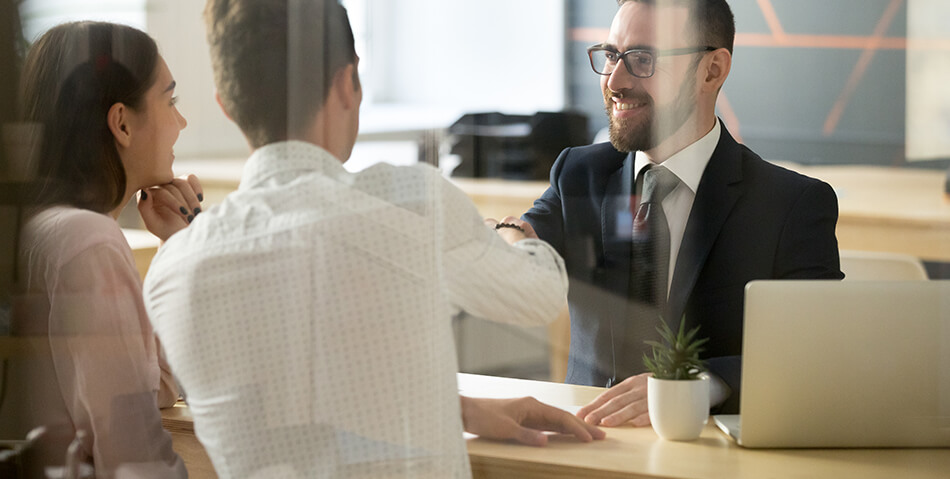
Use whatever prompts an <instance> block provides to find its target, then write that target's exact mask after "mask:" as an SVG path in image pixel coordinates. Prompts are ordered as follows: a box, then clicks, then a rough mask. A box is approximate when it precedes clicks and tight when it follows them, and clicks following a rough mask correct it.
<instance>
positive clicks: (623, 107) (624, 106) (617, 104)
mask: <svg viewBox="0 0 950 479" xmlns="http://www.w3.org/2000/svg"><path fill="white" fill-rule="evenodd" d="M645 106H647V104H646V103H645V102H637V103H631V102H621V101H616V100H614V109H616V110H619V111H627V110H634V109H637V108H643V107H645Z"/></svg>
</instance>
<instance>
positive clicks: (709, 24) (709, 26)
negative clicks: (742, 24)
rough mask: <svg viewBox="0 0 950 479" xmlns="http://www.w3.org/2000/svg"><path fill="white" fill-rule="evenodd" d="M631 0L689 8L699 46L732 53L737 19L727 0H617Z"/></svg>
mask: <svg viewBox="0 0 950 479" xmlns="http://www.w3.org/2000/svg"><path fill="white" fill-rule="evenodd" d="M630 2H636V3H645V4H647V5H656V6H670V5H673V6H683V7H686V8H688V9H689V25H690V29H691V31H693V32H696V37H695V38H696V40H697V42H698V43H699V44H698V45H697V46H703V47H705V46H710V47H716V48H726V49H728V50H729V53H732V48H733V45H734V44H735V41H736V19H735V17H734V16H733V14H732V9H731V8H729V4H728V3H726V0H617V4H618V5H621V6H622V5H623V4H625V3H630Z"/></svg>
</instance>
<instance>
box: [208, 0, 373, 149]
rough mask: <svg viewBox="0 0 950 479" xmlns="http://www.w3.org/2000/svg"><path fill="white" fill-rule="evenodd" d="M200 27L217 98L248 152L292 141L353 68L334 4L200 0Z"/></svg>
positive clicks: (347, 34)
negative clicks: (205, 31) (203, 27)
mask: <svg viewBox="0 0 950 479" xmlns="http://www.w3.org/2000/svg"><path fill="white" fill-rule="evenodd" d="M205 21H206V23H207V29H208V43H209V44H210V47H211V63H212V66H213V68H214V82H215V85H216V86H217V89H218V95H219V96H220V97H221V102H222V104H223V106H224V109H225V110H226V111H227V112H228V115H230V116H231V119H232V120H234V122H235V123H237V125H238V127H240V128H241V131H243V132H244V135H245V136H246V137H247V139H248V141H249V142H250V143H251V146H252V147H254V148H258V147H261V146H264V145H266V144H268V143H274V142H277V141H284V140H287V139H291V138H295V137H297V136H298V135H300V134H301V133H302V132H303V131H304V130H305V129H306V128H308V127H309V126H310V125H311V123H312V122H313V119H314V117H315V116H316V114H317V113H318V112H319V111H320V109H321V108H323V105H324V102H325V101H326V98H327V95H328V94H329V91H330V86H331V84H332V82H333V78H334V76H335V75H336V73H337V72H338V71H339V70H340V69H342V68H344V67H346V66H347V65H349V64H351V63H354V62H355V61H356V50H355V48H354V44H353V31H352V30H351V29H350V21H349V18H348V16H347V14H346V9H344V8H343V6H342V5H340V4H339V2H338V0H208V3H207V5H206V6H205Z"/></svg>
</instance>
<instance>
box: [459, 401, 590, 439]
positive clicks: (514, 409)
mask: <svg viewBox="0 0 950 479" xmlns="http://www.w3.org/2000/svg"><path fill="white" fill-rule="evenodd" d="M459 399H460V400H461V401H462V424H463V425H464V427H465V431H466V432H470V433H472V434H477V435H479V436H481V437H484V438H487V439H514V440H516V441H518V442H520V443H522V444H527V445H529V446H544V445H545V444H547V442H548V437H547V435H546V434H544V432H543V431H553V432H558V433H561V434H573V435H574V436H575V437H576V438H578V439H580V440H581V441H583V442H590V441H592V440H594V439H603V438H604V437H606V434H605V433H604V431H601V430H600V429H598V428H597V427H595V426H592V425H590V424H585V423H584V422H583V421H581V420H580V419H578V418H577V417H574V416H573V415H571V414H570V413H568V412H567V411H563V410H561V409H558V408H556V407H553V406H549V405H547V404H544V403H542V402H540V401H538V400H537V399H535V398H532V397H525V398H517V399H484V398H470V397H465V396H459Z"/></svg>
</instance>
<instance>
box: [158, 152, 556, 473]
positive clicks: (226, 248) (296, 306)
mask: <svg viewBox="0 0 950 479" xmlns="http://www.w3.org/2000/svg"><path fill="white" fill-rule="evenodd" d="M145 290H146V305H147V307H148V310H149V312H150V315H151V318H152V321H153V322H154V325H155V329H156V331H157V332H158V335H159V337H160V338H161V339H162V342H163V344H164V346H165V349H166V352H167V356H168V359H169V361H170V362H171V364H172V366H173V367H174V369H175V371H176V375H177V376H178V378H179V380H180V381H181V384H182V386H183V387H184V389H185V391H186V392H187V394H188V403H189V405H190V407H191V410H192V412H193V414H194V418H195V432H196V434H197V436H198V438H199V439H200V440H201V442H202V444H203V445H204V446H205V449H206V450H207V451H208V455H209V456H210V458H211V460H212V462H213V463H214V466H215V470H216V472H217V473H218V475H219V476H220V477H222V478H228V477H241V478H243V477H308V478H309V477H333V478H337V477H374V478H375V477H400V478H418V477H423V478H424V477H431V478H447V477H468V476H469V475H470V472H469V467H468V456H467V453H466V448H465V444H464V441H463V437H462V423H461V417H460V407H459V398H458V390H457V385H456V375H455V373H456V372H457V360H456V353H455V344H454V339H453V333H452V327H451V321H450V318H451V317H452V315H453V314H455V313H458V312H461V311H464V312H465V313H468V314H471V315H474V316H478V317H482V318H487V319H492V320H498V321H506V322H511V323H518V324H524V325H529V324H530V325H538V324H544V323H545V322H548V321H550V320H552V319H554V318H555V317H556V316H557V314H558V312H559V310H560V309H561V308H562V307H563V305H564V304H565V302H566V293H567V277H566V273H565V270H564V266H563V262H562V260H561V258H560V257H559V256H558V255H557V253H556V252H555V251H554V249H553V248H551V247H550V246H549V245H547V244H546V243H544V242H541V241H537V240H524V241H521V242H519V243H517V244H516V245H515V247H512V246H510V245H508V244H507V243H505V242H504V241H503V240H502V239H501V238H500V237H499V236H498V235H497V234H496V233H495V232H494V231H492V230H491V229H490V228H487V227H486V226H485V225H484V224H483V223H482V219H481V217H480V216H479V215H478V213H477V211H476V209H475V207H474V205H472V203H471V201H470V200H469V199H468V197H467V196H466V195H465V194H464V193H463V192H461V191H460V190H458V189H457V188H456V187H455V186H453V185H452V184H451V183H449V182H447V181H446V180H444V179H443V178H442V177H441V175H440V173H439V172H438V171H437V170H435V169H434V168H431V167H428V166H425V165H419V166H413V167H394V166H390V165H385V164H380V165H376V166H374V167H371V168H369V169H367V170H364V171H362V172H359V173H355V174H354V173H348V172H346V171H345V170H344V169H343V166H342V164H341V163H340V161H339V160H337V159H336V158H335V157H333V156H332V155H331V154H330V153H328V152H327V151H325V150H323V149H321V148H319V147H316V146H314V145H312V144H308V143H302V142H285V143H277V144H272V145H268V146H265V147H263V148H260V149H258V150H257V151H256V152H255V153H254V154H253V155H252V156H251V158H250V159H249V160H248V162H247V164H246V166H245V169H244V175H243V177H242V180H241V186H240V188H239V189H238V191H237V192H235V193H232V194H231V195H229V196H228V198H227V199H226V200H225V201H224V203H222V204H221V205H220V206H218V207H213V208H211V209H209V210H208V211H206V212H204V213H202V214H201V215H199V216H198V217H197V218H196V219H195V221H194V223H192V224H191V226H189V227H188V228H186V229H185V230H183V231H181V232H179V233H177V234H176V235H174V236H173V237H172V238H171V239H170V240H169V241H168V242H167V243H166V244H165V245H164V246H163V247H162V248H161V249H160V251H159V252H158V254H157V256H156V257H155V259H154V261H153V262H152V265H151V267H150V270H149V273H148V277H147V278H146V283H145Z"/></svg>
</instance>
